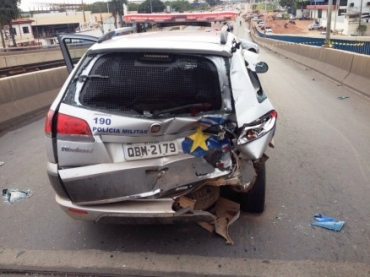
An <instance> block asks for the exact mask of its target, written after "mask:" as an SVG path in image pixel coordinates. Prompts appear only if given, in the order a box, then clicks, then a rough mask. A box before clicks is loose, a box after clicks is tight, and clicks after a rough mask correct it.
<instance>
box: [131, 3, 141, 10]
mask: <svg viewBox="0 0 370 277" xmlns="http://www.w3.org/2000/svg"><path fill="white" fill-rule="evenodd" d="M138 9H139V4H136V3H128V10H129V11H137V10H138Z"/></svg>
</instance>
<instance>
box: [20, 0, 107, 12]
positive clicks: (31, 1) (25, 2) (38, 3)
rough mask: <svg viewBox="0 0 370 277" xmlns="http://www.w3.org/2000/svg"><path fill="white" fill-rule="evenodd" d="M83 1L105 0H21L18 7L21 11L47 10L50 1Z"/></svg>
mask: <svg viewBox="0 0 370 277" xmlns="http://www.w3.org/2000/svg"><path fill="white" fill-rule="evenodd" d="M82 1H83V3H84V4H91V3H94V2H98V1H104V2H106V1H107V0H21V5H19V8H20V9H22V10H23V11H30V10H31V11H33V10H38V9H40V10H42V9H44V10H47V7H48V4H50V3H56V4H59V3H62V4H81V2H82Z"/></svg>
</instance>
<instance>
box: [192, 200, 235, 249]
mask: <svg viewBox="0 0 370 277" xmlns="http://www.w3.org/2000/svg"><path fill="white" fill-rule="evenodd" d="M211 213H213V214H215V215H216V216H217V218H216V220H215V222H213V224H211V223H206V222H200V223H198V224H199V225H200V226H201V227H203V228H204V229H206V230H207V231H209V232H211V233H212V232H216V234H219V235H220V236H222V237H223V238H224V239H225V240H226V244H230V245H234V241H233V240H232V239H231V237H230V235H229V231H228V229H229V227H230V225H231V224H233V223H234V222H235V221H236V220H237V219H238V218H239V215H240V205H239V204H238V203H235V202H233V201H231V200H228V199H225V198H223V197H220V198H219V199H218V200H217V202H216V205H215V207H214V208H213V209H212V210H211Z"/></svg>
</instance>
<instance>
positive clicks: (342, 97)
mask: <svg viewBox="0 0 370 277" xmlns="http://www.w3.org/2000/svg"><path fill="white" fill-rule="evenodd" d="M348 98H349V96H339V97H338V99H339V100H344V99H348Z"/></svg>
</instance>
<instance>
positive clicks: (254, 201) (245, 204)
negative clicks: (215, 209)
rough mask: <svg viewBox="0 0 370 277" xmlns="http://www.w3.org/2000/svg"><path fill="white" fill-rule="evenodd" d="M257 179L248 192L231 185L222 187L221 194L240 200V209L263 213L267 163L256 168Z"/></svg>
mask: <svg viewBox="0 0 370 277" xmlns="http://www.w3.org/2000/svg"><path fill="white" fill-rule="evenodd" d="M256 173H257V179H256V183H255V184H254V186H253V188H252V189H251V190H250V191H248V192H247V193H241V192H236V191H234V190H232V189H231V188H230V187H228V186H226V187H221V196H223V197H225V198H227V199H230V200H232V201H235V202H238V203H239V204H240V209H241V210H242V211H245V212H248V213H263V211H264V210H265V195H266V170H265V164H263V165H259V167H258V168H256Z"/></svg>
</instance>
